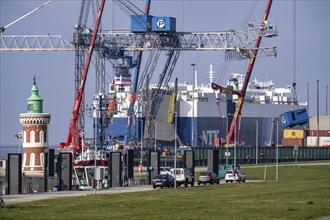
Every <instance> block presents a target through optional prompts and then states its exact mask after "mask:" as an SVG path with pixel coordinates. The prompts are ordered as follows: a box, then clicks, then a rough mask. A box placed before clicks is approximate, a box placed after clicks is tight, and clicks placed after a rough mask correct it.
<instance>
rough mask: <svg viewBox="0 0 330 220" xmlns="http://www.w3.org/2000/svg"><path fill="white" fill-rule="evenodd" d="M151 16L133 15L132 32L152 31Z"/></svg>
mask: <svg viewBox="0 0 330 220" xmlns="http://www.w3.org/2000/svg"><path fill="white" fill-rule="evenodd" d="M151 21H152V16H151V15H132V16H131V32H133V33H139V32H147V31H150V29H151Z"/></svg>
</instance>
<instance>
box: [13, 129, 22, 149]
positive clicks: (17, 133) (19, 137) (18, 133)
mask: <svg viewBox="0 0 330 220" xmlns="http://www.w3.org/2000/svg"><path fill="white" fill-rule="evenodd" d="M15 137H16V138H17V139H18V153H19V154H20V153H21V142H22V132H16V133H15Z"/></svg>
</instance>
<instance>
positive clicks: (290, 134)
mask: <svg viewBox="0 0 330 220" xmlns="http://www.w3.org/2000/svg"><path fill="white" fill-rule="evenodd" d="M304 136H305V135H304V130H298V129H285V130H283V138H288V139H290V138H294V139H304Z"/></svg>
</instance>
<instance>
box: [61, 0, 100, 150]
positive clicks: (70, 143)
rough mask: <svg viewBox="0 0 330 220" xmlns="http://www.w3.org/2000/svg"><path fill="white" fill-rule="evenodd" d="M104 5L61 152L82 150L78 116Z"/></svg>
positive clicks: (96, 25)
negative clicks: (63, 150) (68, 149)
mask: <svg viewBox="0 0 330 220" xmlns="http://www.w3.org/2000/svg"><path fill="white" fill-rule="evenodd" d="M104 4H105V0H102V2H101V4H100V8H99V11H98V14H97V18H96V21H95V25H94V30H93V34H92V39H91V42H90V45H89V49H88V54H87V58H86V62H85V66H84V70H83V74H82V76H81V80H80V84H79V88H78V90H77V93H76V99H75V102H74V107H73V111H72V114H71V121H70V128H69V132H68V136H67V139H66V142H65V143H61V144H60V146H59V147H58V149H59V150H62V149H63V148H71V149H73V150H79V149H80V148H81V146H80V143H79V134H78V133H79V131H78V125H77V122H78V116H79V109H80V105H81V100H82V94H83V92H84V89H85V83H86V79H87V73H88V69H89V65H90V61H91V58H92V54H93V50H94V46H95V41H96V36H97V32H98V29H99V26H100V21H101V17H102V13H103V9H104Z"/></svg>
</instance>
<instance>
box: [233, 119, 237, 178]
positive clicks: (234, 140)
mask: <svg viewBox="0 0 330 220" xmlns="http://www.w3.org/2000/svg"><path fill="white" fill-rule="evenodd" d="M236 134H237V133H236V123H235V134H234V135H235V136H234V167H233V170H234V182H235V183H236V176H235V175H236V173H235V169H236V138H237V137H236Z"/></svg>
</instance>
